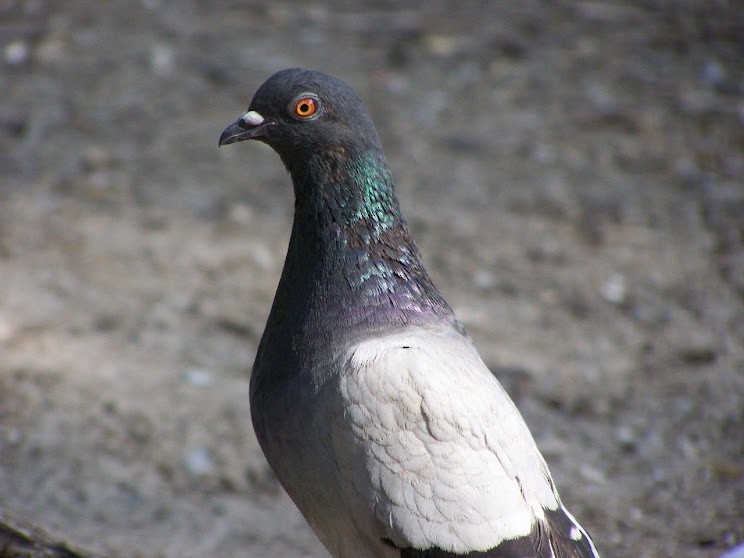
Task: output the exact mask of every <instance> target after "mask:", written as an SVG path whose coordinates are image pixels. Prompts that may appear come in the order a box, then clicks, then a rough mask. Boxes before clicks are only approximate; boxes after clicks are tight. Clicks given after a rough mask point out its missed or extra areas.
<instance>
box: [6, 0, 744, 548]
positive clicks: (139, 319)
mask: <svg viewBox="0 0 744 558" xmlns="http://www.w3.org/2000/svg"><path fill="white" fill-rule="evenodd" d="M292 66H304V67H310V68H316V69H320V70H324V71H326V72H328V73H332V74H335V75H337V76H339V77H341V78H343V79H345V80H346V81H348V82H349V83H350V84H352V85H353V86H354V87H355V88H356V89H357V91H358V92H359V94H360V96H361V97H362V99H363V100H364V101H365V102H366V103H367V105H368V107H369V109H370V111H371V113H372V115H373V118H374V120H375V122H376V124H377V126H378V129H379V131H380V134H381V136H382V139H383V144H384V146H385V148H386V152H387V156H388V159H389V162H390V165H391V167H392V171H393V176H394V178H395V181H396V186H397V191H398V194H399V197H400V198H401V203H402V205H403V208H404V211H405V214H406V216H407V219H408V221H409V223H410V225H411V227H412V229H413V231H414V234H415V236H416V238H417V240H418V243H419V246H420V248H421V250H422V252H423V254H424V258H425V261H426V262H427V263H428V265H429V267H430V270H431V272H432V274H433V276H434V278H435V280H436V281H437V283H438V284H439V286H440V287H441V289H442V291H443V292H444V294H445V296H446V297H447V299H448V300H449V301H450V303H452V305H453V306H454V307H455V309H456V311H457V313H458V315H459V316H460V318H461V319H462V321H463V322H464V323H465V326H466V327H467V328H468V330H469V331H470V333H471V335H472V336H473V337H474V338H475V341H476V344H477V345H478V347H479V349H480V351H481V354H482V355H483V357H484V359H485V360H486V362H487V363H488V364H489V365H490V366H491V368H492V369H493V370H494V372H496V373H497V375H498V376H499V378H501V380H502V381H503V383H504V384H505V386H506V387H507V389H508V390H509V391H510V393H511V394H512V395H513V397H514V398H515V400H516V402H517V404H518V405H519V407H520V409H521V410H522V412H523V414H524V415H525V418H526V419H527V422H528V423H529V425H530V427H531V428H532V431H533V433H534V434H535V437H536V439H537V441H538V444H539V446H540V447H541V449H542V451H543V453H544V454H545V456H546V459H547V460H548V462H549V464H550V466H551V469H552V471H553V473H554V476H555V477H556V483H557V485H558V487H559V488H560V489H561V494H562V496H563V499H564V500H565V501H566V503H567V505H568V507H569V508H570V509H571V510H572V511H573V512H574V514H575V515H576V516H577V517H578V518H580V520H581V521H582V523H583V524H584V525H585V527H587V529H588V530H589V531H590V532H591V533H592V534H593V535H594V538H595V540H596V543H597V546H598V547H599V549H600V551H603V556H605V557H608V558H609V557H627V556H633V557H648V558H662V557H675V558H683V557H690V558H692V557H704V558H705V557H714V556H717V555H718V554H720V553H721V552H722V550H723V549H725V548H728V547H730V546H732V545H734V544H737V543H739V542H741V541H742V540H744V6H743V5H742V4H741V3H740V2H734V1H730V2H727V1H723V0H721V1H718V0H710V1H704V2H703V1H696V0H632V1H627V2H610V1H607V2H603V1H594V2H576V1H558V2H547V1H537V0H526V1H523V2H482V1H481V2H476V1H470V0H466V1H463V2H457V3H454V2H444V1H433V2H427V3H423V2H401V1H396V2H371V1H370V2H353V3H349V2H340V1H338V2H317V3H316V2H308V1H304V2H292V1H272V2H249V1H245V2H243V1H238V0H215V1H206V0H201V1H199V0H179V1H176V0H172V1H168V0H141V1H133V0H111V1H108V2H88V1H84V0H78V1H73V0H27V1H22V0H17V1H13V0H0V509H2V510H5V511H9V512H13V513H15V514H17V515H21V516H24V517H27V518H29V519H31V520H32V521H34V522H36V523H38V524H41V525H43V526H45V527H47V528H49V529H50V530H51V531H52V532H53V533H55V534H57V535H59V536H61V537H64V538H66V539H68V540H70V541H72V542H74V543H75V544H78V545H80V546H83V547H87V548H89V549H92V550H94V551H97V552H100V553H102V554H106V555H108V556H112V557H127V558H131V557H143V558H154V557H168V558H170V557H180V558H183V557H186V558H188V557H203V556H247V557H254V556H255V557H262V556H283V557H290V558H292V557H306V556H323V555H324V551H323V549H322V548H321V546H320V544H319V543H318V542H317V541H316V540H315V537H314V536H313V534H312V533H311V532H310V530H309V528H308V527H307V526H306V525H305V523H304V521H303V520H302V518H301V517H300V515H299V513H298V512H297V511H295V509H294V507H293V505H292V504H291V502H289V500H288V499H287V497H286V496H285V495H284V494H283V492H282V491H281V489H280V487H279V485H278V484H277V482H276V480H275V479H274V477H273V476H272V474H271V472H270V471H269V469H268V467H267V465H266V464H265V462H264V460H263V457H262V455H261V453H260V451H259V449H258V446H257V443H256V441H255V438H254V436H253V432H252V428H251V424H250V416H249V409H248V375H249V370H250V366H251V364H252V361H253V358H254V355H255V350H256V346H257V344H258V340H259V336H260V334H261V332H262V329H263V325H264V322H265V319H266V316H267V314H268V311H269V306H270V303H271V298H272V296H273V292H274V288H275V286H276V283H277V280H278V276H279V273H280V271H281V265H282V261H283V257H284V253H285V249H286V243H287V240H288V236H289V228H290V223H291V218H292V193H291V186H290V182H289V177H288V176H287V175H286V173H285V171H284V169H283V168H282V166H281V163H280V161H279V158H278V157H277V156H276V155H275V154H274V153H273V152H271V151H270V150H269V149H268V148H266V147H265V146H263V145H248V144H241V145H239V146H231V147H229V148H225V149H221V150H218V149H217V138H218V137H219V135H220V132H221V131H222V129H223V128H224V127H225V126H226V125H227V124H229V123H231V122H233V121H234V120H235V119H236V118H237V117H238V116H239V115H241V114H242V112H243V111H244V110H245V109H246V108H247V106H248V103H249V102H250V99H251V97H252V95H253V92H254V91H255V90H256V88H257V87H258V86H259V85H260V84H261V83H262V82H263V81H264V80H265V79H266V78H267V77H268V76H269V75H270V74H272V73H273V72H274V71H276V70H279V69H282V68H286V67H292Z"/></svg>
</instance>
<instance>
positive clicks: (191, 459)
mask: <svg viewBox="0 0 744 558" xmlns="http://www.w3.org/2000/svg"><path fill="white" fill-rule="evenodd" d="M213 468H214V460H213V459H212V455H211V454H210V453H209V450H208V449H207V448H194V449H192V450H191V451H189V452H188V453H187V454H186V469H187V470H188V472H189V473H190V474H192V475H194V476H202V475H206V474H207V473H209V472H211V471H212V469H213Z"/></svg>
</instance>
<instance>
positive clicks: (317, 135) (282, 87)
mask: <svg viewBox="0 0 744 558" xmlns="http://www.w3.org/2000/svg"><path fill="white" fill-rule="evenodd" d="M243 140H257V141H261V142H263V143H266V144H268V145H269V146H271V147H272V148H273V149H274V150H275V151H276V152H277V153H278V154H279V156H280V157H281V158H282V161H283V162H284V164H285V166H286V167H287V168H288V170H289V171H290V172H292V171H293V169H294V168H296V167H298V166H303V165H304V164H305V163H307V162H308V161H309V160H310V159H312V158H314V157H316V156H317V155H321V156H322V155H324V154H332V155H335V156H348V157H350V156H352V155H353V154H354V153H355V152H357V153H359V152H367V151H370V150H373V151H380V152H381V151H382V148H381V146H380V140H379V137H378V135H377V131H376V130H375V127H374V124H373V123H372V119H371V118H370V116H369V113H368V112H367V109H366V108H365V107H364V104H363V103H362V101H361V100H360V99H359V97H358V96H357V94H356V93H355V92H354V90H353V89H352V88H351V87H349V86H348V85H347V84H346V83H344V82H343V81H341V80H340V79H338V78H335V77H333V76H329V75H327V74H324V73H322V72H318V71H313V70H304V69H299V68H291V69H288V70H282V71H280V72H277V73H275V74H274V75H272V76H271V77H270V78H269V79H268V80H266V82H265V83H264V84H263V85H261V87H260V88H259V89H258V91H257V92H256V94H255V95H254V97H253V100H252V101H251V103H250V106H249V108H248V111H247V112H246V113H245V114H243V115H242V116H241V117H240V118H239V119H238V120H237V121H236V122H234V123H233V124H231V125H230V126H228V127H227V128H226V129H225V131H224V132H223V133H222V135H221V136H220V141H219V145H221V146H222V145H228V144H231V143H236V142H239V141H243Z"/></svg>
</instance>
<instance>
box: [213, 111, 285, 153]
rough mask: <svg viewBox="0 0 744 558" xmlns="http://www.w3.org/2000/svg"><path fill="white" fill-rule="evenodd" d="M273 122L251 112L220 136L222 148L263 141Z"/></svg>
mask: <svg viewBox="0 0 744 558" xmlns="http://www.w3.org/2000/svg"><path fill="white" fill-rule="evenodd" d="M271 124H273V122H267V121H266V119H265V118H264V117H263V116H261V115H260V114H259V113H257V112H256V111H255V110H249V111H248V112H246V113H245V114H244V115H243V116H241V117H240V118H238V119H237V120H236V121H235V122H233V123H232V124H230V125H229V126H228V127H227V128H225V131H224V132H222V135H221V136H220V141H219V144H218V145H220V146H223V145H229V144H231V143H237V142H239V141H244V140H249V139H261V138H263V137H264V132H265V130H266V127H267V126H270V125H271Z"/></svg>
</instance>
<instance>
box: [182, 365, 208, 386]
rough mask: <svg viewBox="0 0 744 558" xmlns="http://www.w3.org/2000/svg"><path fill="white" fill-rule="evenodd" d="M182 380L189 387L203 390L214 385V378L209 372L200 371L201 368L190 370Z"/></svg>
mask: <svg viewBox="0 0 744 558" xmlns="http://www.w3.org/2000/svg"><path fill="white" fill-rule="evenodd" d="M184 380H185V381H186V383H187V384H189V385H191V386H194V387H198V388H205V387H209V386H211V385H212V384H213V383H214V376H212V374H211V373H210V372H207V371H206V370H202V369H201V368H192V369H191V370H189V371H187V372H186V374H185V375H184Z"/></svg>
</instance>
